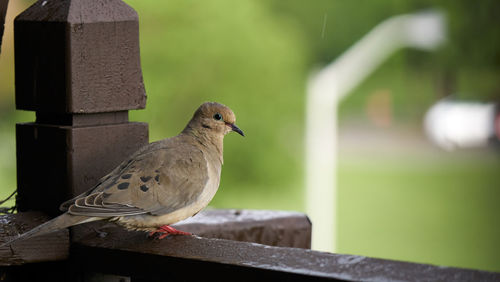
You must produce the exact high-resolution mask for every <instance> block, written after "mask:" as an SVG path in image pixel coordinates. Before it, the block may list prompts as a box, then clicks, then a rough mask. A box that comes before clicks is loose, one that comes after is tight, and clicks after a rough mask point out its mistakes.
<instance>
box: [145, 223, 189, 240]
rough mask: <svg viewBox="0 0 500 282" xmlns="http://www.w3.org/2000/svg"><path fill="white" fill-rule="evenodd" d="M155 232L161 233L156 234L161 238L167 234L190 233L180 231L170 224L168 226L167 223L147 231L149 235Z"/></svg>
mask: <svg viewBox="0 0 500 282" xmlns="http://www.w3.org/2000/svg"><path fill="white" fill-rule="evenodd" d="M156 233H161V235H160V236H158V239H163V238H165V237H167V236H168V235H192V234H191V233H189V232H184V231H180V230H177V229H175V228H173V227H171V226H168V225H162V226H160V227H159V228H158V229H156V230H155V231H151V232H150V233H149V236H153V235H155V234H156Z"/></svg>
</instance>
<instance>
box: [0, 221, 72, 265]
mask: <svg viewBox="0 0 500 282" xmlns="http://www.w3.org/2000/svg"><path fill="white" fill-rule="evenodd" d="M48 219H49V217H48V216H47V215H45V214H43V213H40V212H26V213H19V214H9V215H2V216H0V241H1V242H2V243H3V242H7V241H9V240H11V239H13V238H15V237H16V236H18V235H19V234H22V233H24V232H26V231H28V230H30V229H31V228H33V227H35V226H37V225H39V224H42V223H44V222H45V221H47V220H48ZM68 257H69V232H68V230H66V229H65V230H61V231H58V232H54V233H52V234H47V235H43V236H39V237H33V238H29V239H27V240H22V241H17V242H15V243H13V244H12V245H11V246H6V247H2V248H0V266H6V265H21V264H26V263H35V262H49V261H59V260H65V259H67V258H68Z"/></svg>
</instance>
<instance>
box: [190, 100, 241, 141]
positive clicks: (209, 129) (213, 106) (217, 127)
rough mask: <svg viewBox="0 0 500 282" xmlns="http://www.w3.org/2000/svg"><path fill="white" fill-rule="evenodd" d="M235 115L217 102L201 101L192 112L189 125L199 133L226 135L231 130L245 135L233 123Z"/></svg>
mask: <svg viewBox="0 0 500 282" xmlns="http://www.w3.org/2000/svg"><path fill="white" fill-rule="evenodd" d="M235 122H236V116H235V115H234V113H233V111H232V110H231V109H230V108H228V107H226V106H224V105H222V104H219V103H215V102H206V103H203V104H202V105H201V106H200V107H199V108H198V109H197V110H196V112H195V113H194V116H193V118H192V119H191V121H190V122H189V126H190V127H192V128H193V129H196V131H198V132H200V133H206V134H216V135H222V136H224V135H226V134H228V133H229V132H231V131H234V132H237V133H238V134H240V135H241V136H245V134H243V131H241V129H239V128H238V126H236V124H235Z"/></svg>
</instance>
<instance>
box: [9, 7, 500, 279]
mask: <svg viewBox="0 0 500 282" xmlns="http://www.w3.org/2000/svg"><path fill="white" fill-rule="evenodd" d="M126 2H127V3H128V4H129V5H131V6H132V7H133V8H135V9H136V10H137V12H138V14H139V18H140V40H141V56H142V57H141V58H142V68H143V75H144V81H145V85H146V91H147V94H148V102H147V107H146V109H145V110H141V111H133V112H131V120H137V121H145V122H148V123H149V128H150V141H155V140H158V139H161V138H165V137H168V136H172V135H175V134H177V133H178V132H179V131H180V130H181V129H182V128H183V126H184V125H185V124H186V122H187V121H188V120H189V118H190V117H191V115H192V112H193V111H194V110H195V109H196V108H197V106H198V105H199V104H201V103H202V102H204V101H218V102H221V103H224V104H226V105H228V106H230V107H231V108H232V109H233V110H234V112H235V113H236V115H237V117H238V120H237V124H238V125H239V126H240V127H241V128H242V129H243V130H244V131H245V134H246V135H247V136H246V137H245V138H241V137H239V136H238V135H235V134H231V135H229V136H227V137H226V140H225V165H224V169H223V175H222V181H221V188H220V190H219V193H218V194H217V195H216V197H215V199H214V200H213V201H212V203H211V206H213V207H216V208H247V209H284V210H299V211H305V206H304V194H305V192H304V172H303V171H304V165H303V162H304V141H303V139H304V106H305V105H304V101H305V87H306V81H307V78H308V76H309V75H310V73H311V72H312V70H314V69H317V68H319V67H321V66H324V65H326V64H327V63H329V62H331V61H332V60H334V59H335V58H336V57H337V56H339V55H340V54H342V52H343V51H345V50H346V49H347V48H349V47H350V46H351V45H352V44H354V43H355V42H356V41H357V40H359V39H360V38H361V37H362V36H363V35H364V34H366V33H367V32H368V31H369V30H370V29H371V28H373V27H374V26H375V25H376V24H377V23H379V22H381V21H382V20H384V19H386V18H388V17H390V16H393V15H397V14H401V13H411V12H417V11H421V10H425V9H430V8H437V9H441V10H442V11H443V12H445V13H446V15H447V19H448V27H449V30H448V32H449V38H448V42H447V44H446V45H445V46H443V47H441V48H440V49H439V50H437V51H436V52H433V53H426V52H421V51H415V50H403V51H400V52H398V53H396V54H395V55H394V56H392V57H391V58H390V59H389V60H388V61H386V62H385V63H384V64H383V65H382V67H381V68H379V69H378V70H377V71H376V72H375V73H374V74H373V75H372V76H370V77H369V78H368V79H367V80H366V81H365V82H364V83H363V84H361V85H360V86H359V87H357V88H356V89H355V90H354V91H353V92H352V93H351V95H350V96H349V97H348V98H346V99H345V100H344V101H343V102H342V104H341V105H340V125H339V126H340V134H339V151H340V152H339V153H340V157H339V158H340V159H339V168H338V187H339V188H338V189H339V192H338V206H337V210H338V217H339V218H338V241H337V246H338V252H339V253H348V254H359V255H367V256H373V257H382V258H391V259H398V260H408V261H414V262H422V263H432V264H439V265H449V266H459V267H467V268H476V269H484V270H492V271H500V185H499V181H500V154H499V151H498V148H491V147H490V148H484V149H475V150H460V151H454V152H444V151H442V150H440V149H438V148H435V147H433V146H432V145H431V144H430V143H429V141H427V139H426V138H425V136H424V134H423V130H422V119H423V116H424V114H425V112H426V111H427V110H428V108H429V107H430V106H431V105H432V104H433V103H435V102H436V101H437V100H438V99H440V98H442V97H444V96H446V95H449V94H454V95H455V98H457V99H459V100H460V99H461V100H475V101H484V102H495V101H498V98H499V96H500V79H499V77H500V33H499V30H500V17H498V15H499V14H500V2H499V1H495V0H491V1H486V0H485V1H481V2H476V1H467V0H460V1H451V0H450V1H437V0H435V1H431V0H407V1H390V0H384V1H382V0H381V1H368V0H357V1H341V0H338V1H335V0H314V1H300V0H290V1H279V0H252V1H250V0H241V1H230V0H212V1H194V0H182V1H181V0H176V1H152V0H128V1H126ZM32 3H33V1H23V0H10V3H9V11H8V12H9V14H8V17H7V22H6V34H5V35H4V42H3V44H2V53H1V55H0V132H1V133H0V156H1V157H0V197H6V196H7V195H8V194H10V193H11V192H12V191H13V190H14V189H15V186H16V178H15V173H16V172H15V133H14V124H15V123H16V122H22V121H33V120H34V114H33V113H30V112H23V111H15V107H14V82H13V80H14V78H13V54H12V53H13V51H12V50H13V46H12V44H13V43H12V21H13V17H14V16H15V15H17V14H18V13H20V12H21V11H22V10H23V9H25V8H26V7H28V6H29V5H31V4H32ZM12 204H13V203H12V202H8V203H7V205H12Z"/></svg>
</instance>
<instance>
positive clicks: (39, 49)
mask: <svg viewBox="0 0 500 282" xmlns="http://www.w3.org/2000/svg"><path fill="white" fill-rule="evenodd" d="M14 33H15V40H14V43H15V81H16V107H17V109H21V110H31V111H36V122H32V123H21V124H17V126H16V140H17V148H16V149H17V183H18V198H17V204H18V208H19V210H20V211H26V210H33V209H34V210H41V211H44V212H47V213H49V214H56V213H58V206H59V204H60V203H61V202H62V201H64V200H66V199H68V198H70V197H72V196H75V195H77V194H79V193H82V192H83V191H85V190H87V189H89V188H91V187H92V186H93V185H95V184H96V183H97V181H98V180H99V179H100V178H101V177H102V176H104V175H105V174H107V173H108V172H110V171H111V170H112V169H113V168H114V167H115V166H117V165H118V164H119V163H120V162H121V161H122V160H123V159H124V158H125V157H127V156H128V155H129V154H131V153H133V152H134V151H135V150H137V149H138V148H140V147H141V146H143V145H145V144H147V142H148V125H147V124H146V123H137V122H129V121H128V110H133V109H143V108H144V107H145V104H146V95H145V90H144V84H143V80H142V71H141V66H140V57H139V23H138V16H137V13H136V12H135V11H134V10H133V9H132V8H131V7H129V6H128V5H127V4H125V3H124V2H122V1H120V0H50V1H45V0H40V1H38V2H36V3H35V4H33V5H32V6H31V7H29V8H28V9H27V10H25V11H24V12H23V13H21V14H20V15H19V16H17V18H16V19H15V22H14Z"/></svg>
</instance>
